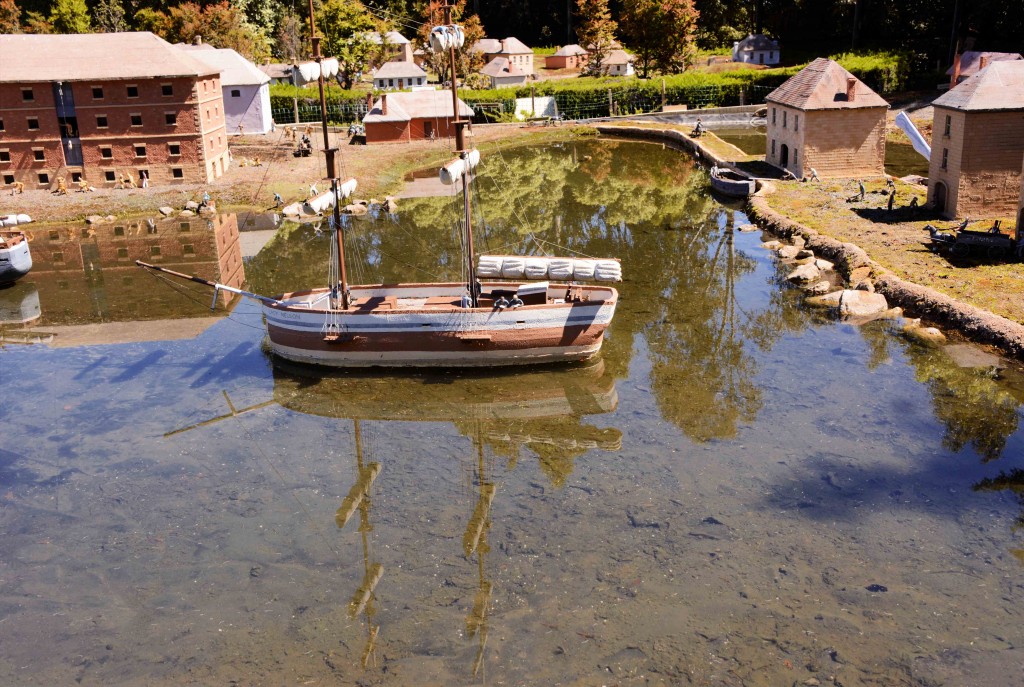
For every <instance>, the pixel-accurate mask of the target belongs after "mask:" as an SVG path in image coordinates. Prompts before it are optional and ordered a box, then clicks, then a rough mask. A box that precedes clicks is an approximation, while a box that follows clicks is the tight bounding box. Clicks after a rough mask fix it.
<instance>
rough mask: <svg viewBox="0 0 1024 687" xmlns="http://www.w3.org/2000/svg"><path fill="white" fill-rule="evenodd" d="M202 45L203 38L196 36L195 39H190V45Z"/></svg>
mask: <svg viewBox="0 0 1024 687" xmlns="http://www.w3.org/2000/svg"><path fill="white" fill-rule="evenodd" d="M202 44H203V37H202V36H196V37H195V38H193V39H192V45H202Z"/></svg>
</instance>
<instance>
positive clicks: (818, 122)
mask: <svg viewBox="0 0 1024 687" xmlns="http://www.w3.org/2000/svg"><path fill="white" fill-rule="evenodd" d="M885 112H886V110H885V108H882V107H872V108H852V109H836V110H809V111H804V110H799V109H797V108H794V107H788V106H784V105H780V104H778V103H772V102H769V103H768V131H767V142H766V145H767V150H766V153H765V159H766V160H767V161H768V162H769V163H771V164H773V165H775V166H777V167H784V168H785V169H788V170H789V171H791V172H792V173H793V174H794V176H796V177H797V178H802V177H804V176H806V175H809V174H810V169H811V168H812V167H813V168H814V170H815V171H816V172H817V173H818V176H819V177H822V178H826V177H842V178H848V177H860V176H880V175H882V174H885ZM773 142H774V151H773V145H772V143H773ZM783 146H785V151H783ZM784 152H785V155H786V158H787V159H786V161H785V164H783V153H784Z"/></svg>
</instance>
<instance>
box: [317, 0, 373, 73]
mask: <svg viewBox="0 0 1024 687" xmlns="http://www.w3.org/2000/svg"><path fill="white" fill-rule="evenodd" d="M317 24H318V25H319V29H320V33H321V35H322V37H323V44H322V45H321V46H320V52H321V53H322V54H323V55H325V56H327V55H332V56H335V57H337V58H338V81H339V82H340V83H341V85H342V87H343V88H346V89H349V88H352V85H353V83H355V80H356V77H357V75H358V74H360V73H361V72H362V71H363V69H365V67H366V64H367V62H368V61H369V59H370V55H371V54H372V52H373V50H374V44H373V43H372V42H371V41H370V40H369V38H368V37H367V33H368V32H371V31H374V30H378V32H379V33H381V34H383V31H379V29H381V28H382V27H381V26H378V25H377V24H376V23H375V22H374V19H373V17H372V16H371V15H370V13H369V12H368V11H367V9H366V6H365V5H363V3H362V2H360V1H359V0H326V1H325V2H324V4H323V6H322V7H321V8H320V12H319V14H318V15H317Z"/></svg>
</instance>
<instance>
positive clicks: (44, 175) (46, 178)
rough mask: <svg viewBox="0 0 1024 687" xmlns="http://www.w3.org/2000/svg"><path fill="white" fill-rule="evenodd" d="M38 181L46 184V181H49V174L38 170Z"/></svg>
mask: <svg viewBox="0 0 1024 687" xmlns="http://www.w3.org/2000/svg"><path fill="white" fill-rule="evenodd" d="M39 183H40V184H48V183H50V175H49V174H47V173H46V172H40V173H39Z"/></svg>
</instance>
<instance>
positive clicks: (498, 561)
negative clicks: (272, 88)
mask: <svg viewBox="0 0 1024 687" xmlns="http://www.w3.org/2000/svg"><path fill="white" fill-rule="evenodd" d="M479 182H480V183H479V184H478V187H479V189H480V195H479V198H476V199H475V200H474V206H475V207H477V209H478V210H479V211H480V212H479V215H481V216H482V217H483V222H482V223H481V224H480V225H478V229H479V232H478V239H477V241H478V243H479V244H480V245H482V246H483V248H484V249H485V250H490V251H493V252H499V251H500V252H507V251H524V250H530V251H539V250H541V249H542V248H545V249H546V248H550V247H551V246H553V245H555V244H557V245H559V246H565V247H568V248H570V249H572V250H575V251H578V252H581V253H585V254H588V255H595V256H609V255H614V256H618V257H620V258H622V261H623V271H624V274H625V275H626V281H625V282H624V283H623V284H622V285H621V293H622V297H621V303H620V306H619V311H618V313H617V314H616V318H615V322H614V323H613V325H612V327H611V328H610V330H609V336H608V340H607V341H606V344H605V347H604V349H603V355H602V358H601V359H600V360H598V361H596V362H595V363H593V364H590V365H583V366H576V367H569V368H557V369H539V370H526V371H517V372H514V373H506V374H500V375H460V374H388V375H384V374H381V375H376V374H369V375H368V374H360V375H351V374H335V375H329V376H326V377H325V376H323V375H318V374H311V373H310V370H308V369H304V368H295V367H277V368H275V367H274V366H273V365H272V364H271V362H270V360H269V359H268V358H267V357H266V355H265V354H264V352H263V350H262V347H261V341H262V337H263V334H262V325H261V318H260V314H259V311H258V309H257V308H256V307H254V306H253V305H251V304H250V303H248V302H240V303H232V304H230V308H231V309H230V311H228V312H226V311H225V310H224V309H223V304H222V305H221V309H219V310H218V311H217V313H211V312H210V311H209V310H207V309H206V307H207V306H208V305H209V302H210V294H209V293H208V292H207V291H204V290H201V289H198V287H197V288H193V285H190V284H185V285H182V284H175V285H174V287H173V288H172V286H171V285H170V284H167V283H165V282H164V281H162V280H157V279H155V278H154V277H152V276H151V275H148V274H145V273H142V272H140V271H138V270H137V269H136V268H133V267H131V265H130V264H129V263H125V262H124V260H125V258H124V257H119V256H123V255H124V250H127V252H128V259H133V258H134V257H135V254H136V253H140V254H142V253H145V254H148V255H150V257H151V258H152V259H160V260H162V261H163V264H167V265H171V266H174V265H180V266H181V267H183V268H185V267H187V268H189V269H184V271H199V272H203V271H204V270H210V271H215V272H216V271H219V272H222V273H226V274H227V275H228V277H230V278H234V279H240V278H242V277H243V274H244V279H245V281H246V282H247V283H248V284H249V285H250V287H251V288H252V289H253V290H256V291H259V292H278V291H288V290H292V289H295V288H302V287H309V286H313V285H320V284H323V283H324V282H325V279H326V276H325V274H326V273H325V270H326V253H325V251H326V250H327V249H328V247H329V242H330V236H329V233H328V232H327V231H326V229H327V227H326V226H320V227H319V228H317V227H315V226H294V225H293V226H287V227H286V228H284V229H282V230H281V231H279V232H278V234H277V235H276V236H275V238H274V239H273V240H272V241H271V242H270V243H269V244H267V246H266V248H264V250H263V251H261V252H260V253H259V254H258V255H257V256H255V257H254V258H251V259H247V260H244V261H243V260H241V258H240V257H239V255H238V254H237V253H238V251H237V249H236V248H233V247H232V246H233V245H234V242H233V240H232V238H231V237H232V231H233V228H234V229H237V226H238V224H239V222H238V220H237V219H234V218H231V217H225V218H220V219H219V220H218V223H214V224H213V225H212V226H207V225H205V224H201V225H196V224H193V225H190V226H189V228H188V231H183V227H182V226H181V225H180V224H179V223H177V222H160V223H158V224H157V226H156V228H155V230H154V233H152V234H148V233H147V232H146V230H145V229H142V228H141V226H140V228H139V230H138V232H137V233H135V234H129V235H127V236H125V235H117V234H116V233H115V232H114V228H113V227H110V228H109V230H104V232H106V233H103V232H99V231H97V233H95V234H94V235H93V236H88V235H83V234H82V230H81V229H80V228H78V227H67V228H61V229H58V230H56V231H57V232H58V234H57V238H55V239H52V240H53V241H54V242H55V244H60V245H62V246H64V247H63V248H62V249H61V250H60V251H58V250H56V249H53V250H50V249H46V248H44V246H48V245H49V244H48V243H46V242H48V241H50V240H51V239H50V238H49V235H48V234H46V233H42V234H41V233H39V232H37V233H36V235H35V237H34V239H33V246H32V247H33V252H34V254H37V255H44V252H45V253H48V254H50V258H52V257H53V255H52V254H53V253H57V252H62V253H63V256H62V257H63V260H62V261H60V262H61V264H58V263H57V262H56V261H53V260H52V259H49V258H47V259H44V260H41V261H37V270H35V271H33V273H31V274H30V275H29V276H28V277H27V278H26V279H25V280H22V282H20V283H19V285H18V287H17V289H16V290H5V291H2V292H0V302H2V303H3V304H4V308H3V309H2V310H0V312H5V313H6V312H8V311H9V310H10V311H13V310H17V311H18V312H22V311H24V310H25V309H27V311H29V312H31V311H32V310H33V308H34V307H35V308H36V309H38V311H39V315H38V316H37V317H34V318H32V319H31V320H30V321H29V322H27V323H26V324H14V323H11V324H8V325H5V327H4V341H5V345H4V347H3V348H2V349H0V381H2V383H3V386H2V388H3V393H4V401H3V404H2V409H0V416H2V418H3V420H4V427H5V431H4V433H3V434H2V435H0V494H2V499H0V534H2V536H0V630H2V632H3V637H4V641H3V644H2V648H0V683H2V684H18V685H22V684H24V685H28V684H42V685H54V684H72V683H76V682H77V683H80V684H86V685H90V684H91V685H112V684H147V685H164V684H166V685H171V684H173V685H181V684H196V685H210V684H346V685H348V684H361V685H407V684H437V685H456V684H467V685H468V684H484V683H490V684H516V685H535V684H551V685H555V684H581V685H598V684H621V685H641V684H642V685H648V684H652V685H657V684H666V685H675V684H702V685H782V684H784V685H790V684H794V683H796V684H805V681H807V680H809V679H811V678H814V679H817V680H819V681H820V682H821V683H822V684H834V683H830V682H828V681H829V680H830V679H833V678H834V679H835V680H836V681H837V682H839V683H841V684H844V685H867V684H879V685H934V684H971V685H991V686H992V687H997V686H998V687H1004V686H1006V685H1020V684H1024V681H1022V678H1021V675H1022V672H1021V670H1020V668H1021V665H1022V660H1024V655H1022V652H1021V648H1020V647H1021V645H1022V643H1024V636H1022V635H1024V631H1022V627H1024V624H1022V622H1021V610H1020V609H1021V608H1022V604H1021V601H1022V594H1024V529H1022V526H1024V458H1022V456H1024V433H1022V431H1021V429H1020V419H1021V403H1022V402H1024V382H1022V379H1024V377H1022V376H1021V374H1020V372H1019V370H1017V369H1016V368H1014V367H1013V366H1010V365H1006V364H1005V363H1000V365H1001V366H1003V367H1002V369H1001V370H999V369H995V368H993V367H992V365H991V361H985V360H982V362H981V363H980V364H981V367H961V366H960V365H958V364H957V363H956V362H955V360H961V361H963V360H964V359H965V354H966V353H969V354H971V355H973V356H974V357H975V358H977V357H978V352H977V351H976V350H974V349H970V348H968V349H952V350H947V349H944V348H937V349H933V348H927V347H923V346H920V345H918V344H915V343H912V342H911V341H908V340H907V339H904V338H903V337H902V336H901V335H900V334H899V323H898V322H875V323H870V324H868V325H864V326H861V327H854V326H852V325H849V324H845V323H841V322H836V321H834V320H833V319H831V318H830V317H829V316H827V315H826V314H823V313H820V312H816V311H812V310H809V309H807V308H806V307H805V306H804V304H803V300H802V296H801V294H800V292H799V291H798V290H797V289H794V288H791V287H788V286H787V285H785V282H784V276H785V274H786V273H787V272H788V269H789V268H787V267H786V266H781V265H778V264H777V263H776V261H775V258H773V257H772V255H771V254H770V253H769V252H767V251H765V250H764V249H762V248H760V245H759V244H760V241H761V240H762V239H761V237H760V236H759V235H758V234H757V233H740V232H738V231H736V229H735V228H736V227H738V226H739V225H742V224H744V223H745V222H746V221H747V220H746V217H745V216H744V215H743V214H742V213H741V212H739V211H737V210H735V209H729V208H725V207H723V206H721V205H719V204H718V203H717V202H715V201H714V200H713V199H712V198H711V197H710V196H709V193H708V188H707V177H706V174H705V173H704V172H703V171H701V170H700V169H699V168H696V167H694V166H693V164H692V163H691V161H690V160H689V159H688V158H686V157H685V156H681V155H680V154H679V153H677V152H674V151H672V150H666V149H664V148H663V147H661V146H659V145H645V144H634V143H627V142H622V141H614V142H603V141H577V142H567V143H565V144H563V145H556V146H551V147H547V148H543V149H516V150H511V151H509V150H506V151H503V152H502V153H500V154H496V155H492V156H490V157H488V159H487V161H486V163H485V166H484V167H483V169H482V174H481V178H480V180H479ZM460 205H461V200H459V199H456V198H440V199H438V198H433V199H431V198H425V199H414V200H408V201H405V202H404V203H403V204H402V206H401V207H400V209H399V213H398V214H397V215H394V216H387V215H380V216H376V217H375V218H373V219H372V220H365V221H363V220H353V221H349V222H348V223H347V229H346V231H347V234H348V242H349V246H350V254H351V255H350V257H351V261H352V262H351V263H350V274H352V275H353V279H354V280H356V281H362V280H366V281H372V280H397V279H405V280H411V279H416V280H422V279H425V278H431V277H437V278H441V279H453V278H459V276H460V275H461V268H460V266H459V261H458V255H459V245H458V239H457V231H456V225H457V221H458V209H459V206H460ZM242 224H243V226H244V225H245V222H242ZM224 227H227V229H224ZM127 231H128V230H127V228H125V232H127ZM183 234H188V235H189V236H191V237H205V238H203V240H202V241H200V240H199V239H198V238H191V239H189V241H190V242H189V243H188V244H186V243H184V239H183V238H182V235H183ZM235 236H236V237H237V233H236V234H235ZM161 241H162V243H161ZM185 245H189V246H191V248H192V250H191V251H190V252H186V251H185V250H184V246H185ZM200 245H209V246H212V247H214V248H216V250H211V251H210V252H208V253H205V254H202V255H201V254H200V250H199V246H200ZM90 246H92V247H90ZM154 246H159V250H158V251H157V252H156V253H154V252H153V247H154ZM121 249H124V250H121ZM552 250H554V249H553V248H552ZM75 251H77V253H76V252H75ZM75 255H81V256H86V255H94V256H95V258H94V259H92V260H82V261H80V262H74V261H73V260H71V257H73V256H75ZM105 255H110V256H112V257H110V258H109V259H107V258H104V257H102V256H105ZM231 255H235V257H238V262H237V264H236V262H235V260H234V258H231V257H230V256H231ZM111 261H112V262H111ZM119 261H120V262H119ZM190 263H191V264H190ZM224 265H227V267H226V268H225V267H224ZM232 270H233V271H232ZM239 270H240V271H239ZM232 275H233V276H232ZM228 277H225V278H228ZM33 289H34V291H33ZM32 293H35V294H36V297H37V302H38V306H34V305H33V302H32V296H31V294H32ZM26 297H27V299H28V304H27V305H24V304H25V302H26ZM14 301H16V304H13V302H14ZM172 301H173V302H172ZM211 315H214V317H213V318H212V319H209V318H210V316H211ZM225 315H226V316H225ZM5 317H6V316H5ZM7 319H13V318H7ZM40 340H42V341H44V342H47V343H42V344H39V343H33V344H22V343H13V342H16V341H24V342H31V341H40Z"/></svg>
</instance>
